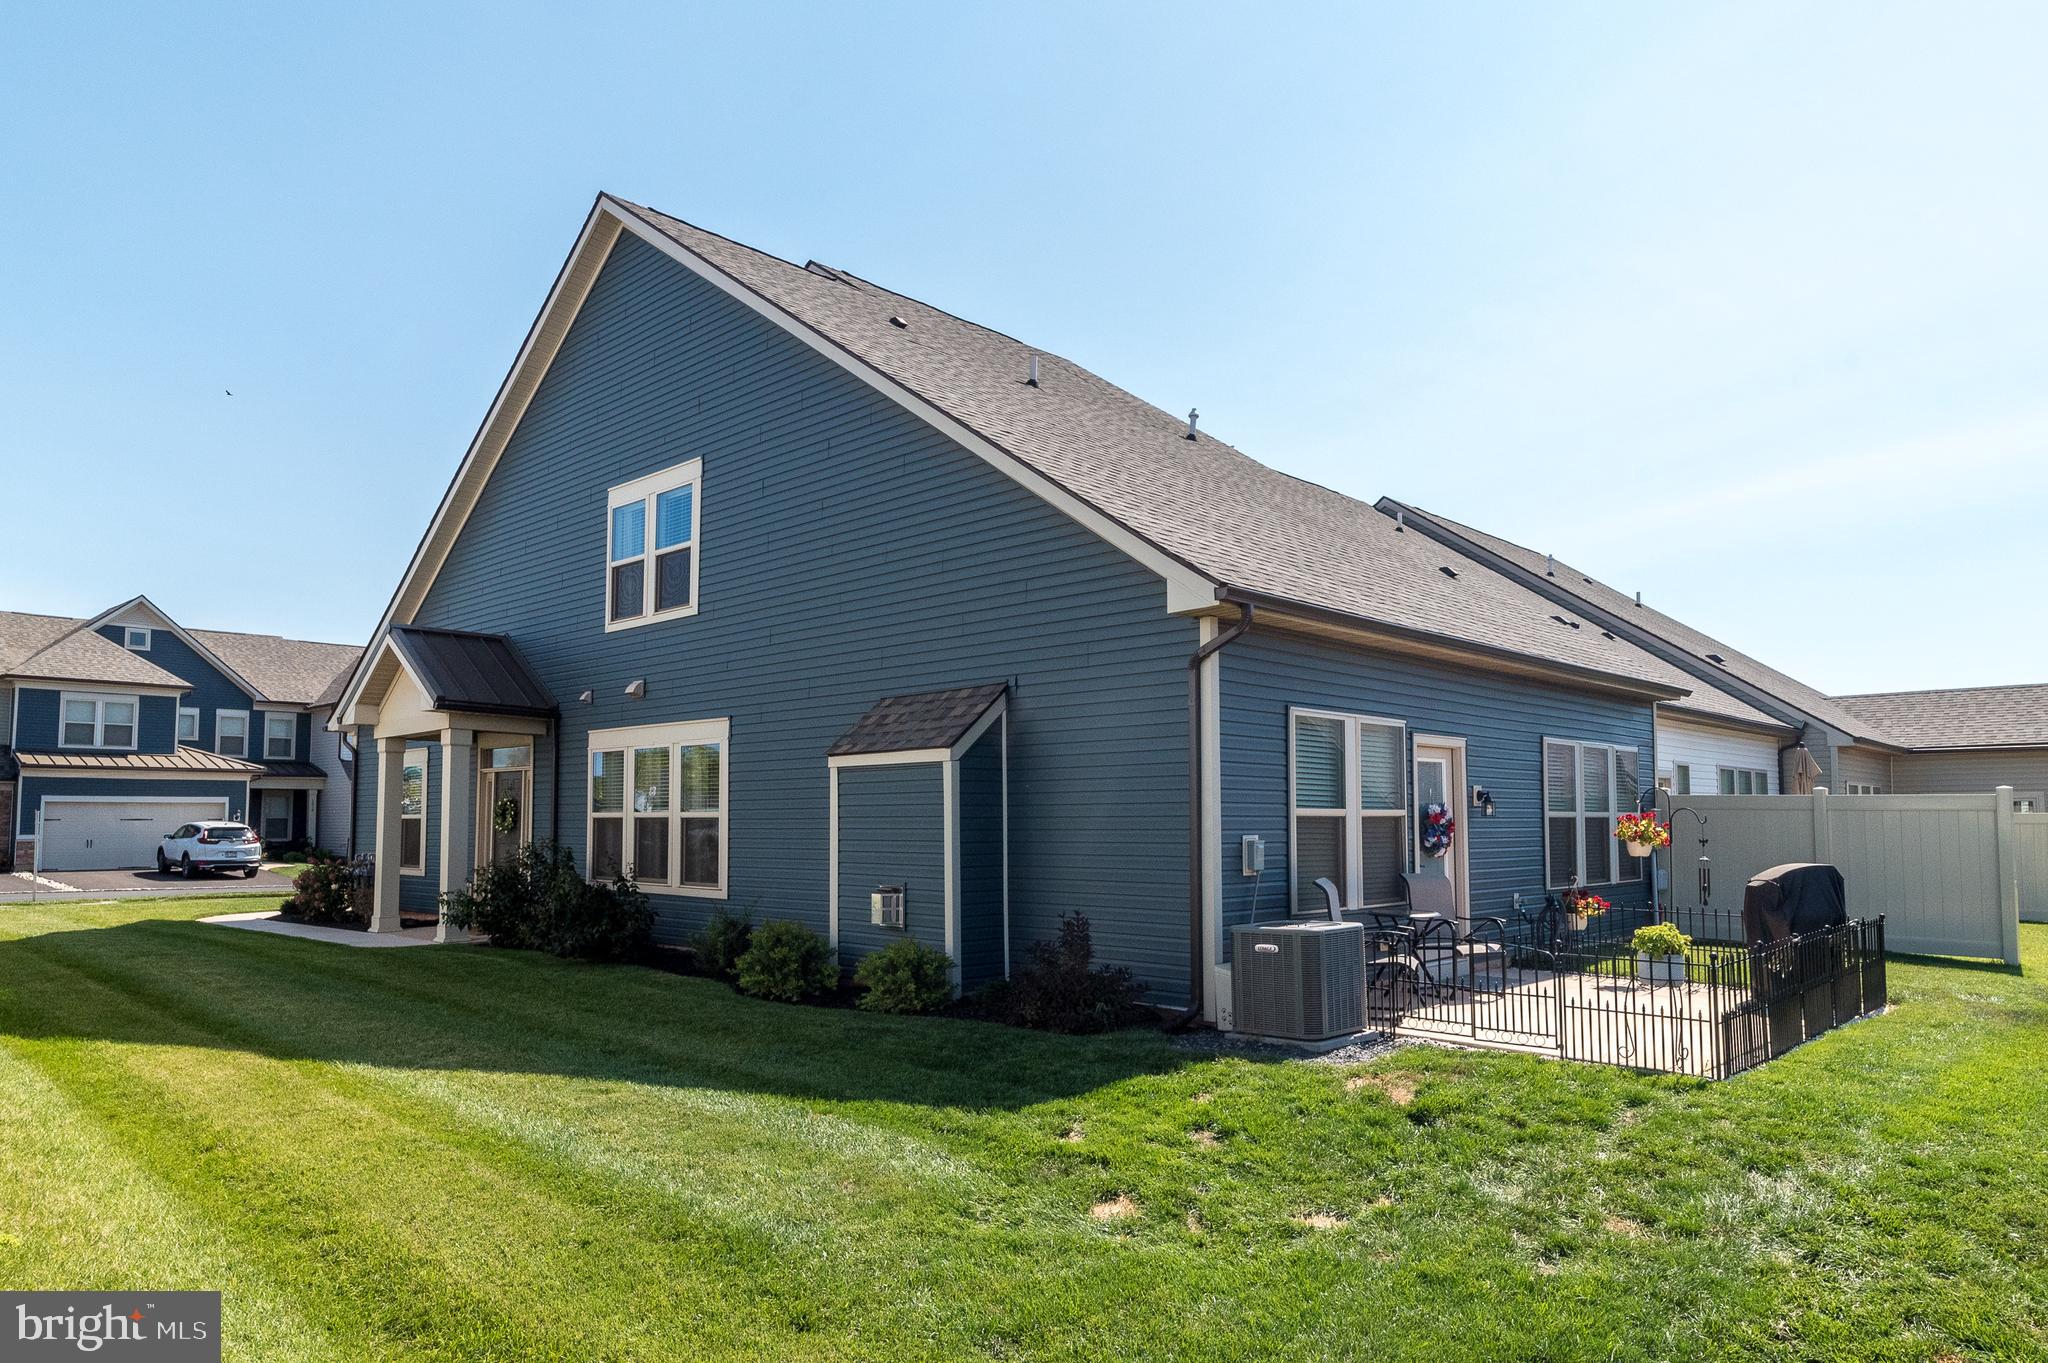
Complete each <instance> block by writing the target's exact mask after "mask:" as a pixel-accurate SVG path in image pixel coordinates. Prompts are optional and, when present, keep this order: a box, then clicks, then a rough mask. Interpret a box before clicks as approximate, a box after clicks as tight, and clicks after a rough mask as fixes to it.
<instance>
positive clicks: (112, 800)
mask: <svg viewBox="0 0 2048 1363" xmlns="http://www.w3.org/2000/svg"><path fill="white" fill-rule="evenodd" d="M179 798H181V797H179V796H176V795H45V796H44V797H43V799H42V803H44V804H46V805H160V804H163V803H165V802H166V801H169V800H176V799H179ZM189 798H190V799H191V801H192V803H194V804H201V803H206V804H211V803H213V802H215V801H218V802H219V803H220V807H221V813H222V815H223V817H225V815H226V813H227V807H228V798H227V797H226V796H225V795H194V796H191V797H189Z"/></svg>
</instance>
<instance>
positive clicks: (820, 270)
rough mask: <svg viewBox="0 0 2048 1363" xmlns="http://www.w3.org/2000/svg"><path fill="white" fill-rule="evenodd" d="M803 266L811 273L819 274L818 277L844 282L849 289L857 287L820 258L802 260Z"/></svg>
mask: <svg viewBox="0 0 2048 1363" xmlns="http://www.w3.org/2000/svg"><path fill="white" fill-rule="evenodd" d="M804 268H805V269H806V270H809V271H810V272H811V273H812V274H814V275H817V276H819V277H820V278H823V279H829V280H831V281H832V282H834V283H835V284H844V285H845V286H846V287H847V288H849V289H851V288H856V287H858V286H857V285H856V284H855V283H854V282H853V281H852V280H851V279H849V278H848V277H847V276H846V275H844V274H842V273H840V272H839V271H838V270H835V269H833V268H832V267H831V266H830V265H827V264H825V263H824V262H823V261H821V260H807V261H805V262H804Z"/></svg>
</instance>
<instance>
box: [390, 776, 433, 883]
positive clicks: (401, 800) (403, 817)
mask: <svg viewBox="0 0 2048 1363" xmlns="http://www.w3.org/2000/svg"><path fill="white" fill-rule="evenodd" d="M415 755H417V756H418V758H419V761H418V762H414V761H413V758H414V756H415ZM428 757H429V750H428V749H426V748H407V749H406V750H405V754H404V755H403V756H402V757H400V758H399V759H398V761H399V767H398V808H399V813H398V849H399V861H398V873H399V874H400V875H404V876H423V875H425V874H426V873H427V809H428V807H429V806H428V803H427V802H428V801H429V800H430V799H431V798H432V796H431V794H430V792H429V791H428V783H429V781H430V779H431V778H432V776H433V772H434V769H433V765H432V763H431V762H430V761H429V760H428ZM411 766H417V767H418V768H419V769H420V812H419V813H417V814H407V813H406V812H405V769H406V768H407V767H411ZM413 820H418V821H419V825H420V841H419V846H420V859H419V860H418V861H416V862H409V861H407V860H405V826H406V824H407V823H409V822H411V821H413Z"/></svg>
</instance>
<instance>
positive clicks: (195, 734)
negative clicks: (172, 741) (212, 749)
mask: <svg viewBox="0 0 2048 1363" xmlns="http://www.w3.org/2000/svg"><path fill="white" fill-rule="evenodd" d="M188 715H189V716H190V717H191V720H192V732H191V734H190V735H189V736H188V735H187V734H186V733H185V719H186V717H187V716H188ZM178 741H179V742H180V743H197V742H198V741H199V712H198V711H197V710H194V709H193V708H192V707H191V706H189V705H180V706H179V707H178Z"/></svg>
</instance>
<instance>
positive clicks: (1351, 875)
mask: <svg viewBox="0 0 2048 1363" xmlns="http://www.w3.org/2000/svg"><path fill="white" fill-rule="evenodd" d="M1301 719H1334V720H1339V721H1342V723H1343V725H1344V808H1343V810H1342V811H1341V812H1342V814H1343V816H1344V883H1343V884H1342V885H1339V886H1338V887H1337V888H1338V891H1339V893H1340V897H1341V898H1342V899H1343V901H1344V909H1345V911H1346V912H1350V911H1354V910H1360V909H1368V908H1383V907H1386V906H1387V905H1390V904H1398V903H1400V902H1401V901H1400V900H1398V899H1383V900H1381V899H1376V900H1373V901H1371V902H1370V903H1361V902H1360V899H1361V897H1362V896H1361V893H1360V881H1361V879H1362V877H1363V875H1364V869H1365V866H1364V863H1365V850H1364V843H1363V833H1364V828H1363V826H1362V821H1363V820H1365V819H1368V818H1378V819H1400V820H1404V821H1406V820H1407V819H1408V804H1409V794H1410V792H1409V782H1410V780H1411V773H1412V770H1413V767H1414V755H1413V752H1412V750H1411V748H1410V747H1409V741H1408V738H1409V736H1408V725H1407V722H1406V721H1405V720H1399V719H1390V718H1388V717H1386V716H1384V715H1361V714H1355V713H1352V712H1349V711H1345V710H1320V709H1316V708H1314V707H1312V706H1306V705H1290V706H1288V707H1287V907H1288V912H1290V913H1292V914H1294V915H1296V916H1297V917H1315V918H1320V917H1322V916H1323V915H1324V914H1325V913H1326V912H1327V910H1326V908H1325V907H1324V906H1323V905H1322V904H1320V903H1314V902H1311V903H1309V904H1307V905H1305V906H1304V905H1303V903H1302V902H1301V874H1300V872H1299V871H1298V870H1297V867H1299V865H1300V864H1301V863H1300V858H1299V853H1298V851H1297V848H1296V838H1295V827H1296V825H1297V824H1298V823H1299V821H1300V819H1301V817H1302V816H1303V815H1306V816H1307V817H1309V818H1312V819H1318V818H1319V819H1328V818H1332V817H1335V816H1336V815H1337V814H1338V813H1339V811H1338V810H1335V809H1304V808H1303V807H1302V806H1301V804H1300V797H1299V794H1298V793H1297V791H1296V783H1295V769H1294V746H1295V745H1294V734H1295V728H1296V721H1298V720H1301ZM1361 724H1370V725H1373V726H1374V727H1377V728H1387V729H1396V730H1398V731H1399V732H1400V735H1401V768H1400V770H1401V804H1400V807H1399V808H1397V809H1367V808H1365V806H1364V800H1363V798H1362V795H1361V792H1360V790H1359V775H1360V772H1359V766H1358V751H1359V747H1358V726H1359V725H1361ZM1402 835H1403V836H1402V838H1401V843H1402V846H1403V847H1404V848H1407V849H1408V850H1407V851H1406V852H1404V853H1403V857H1402V860H1403V866H1402V869H1403V870H1408V871H1412V870H1414V869H1415V866H1414V862H1413V859H1412V854H1413V851H1414V848H1413V843H1414V841H1415V839H1414V833H1413V830H1412V829H1411V828H1409V827H1406V826H1404V827H1403V829H1402Z"/></svg>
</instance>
